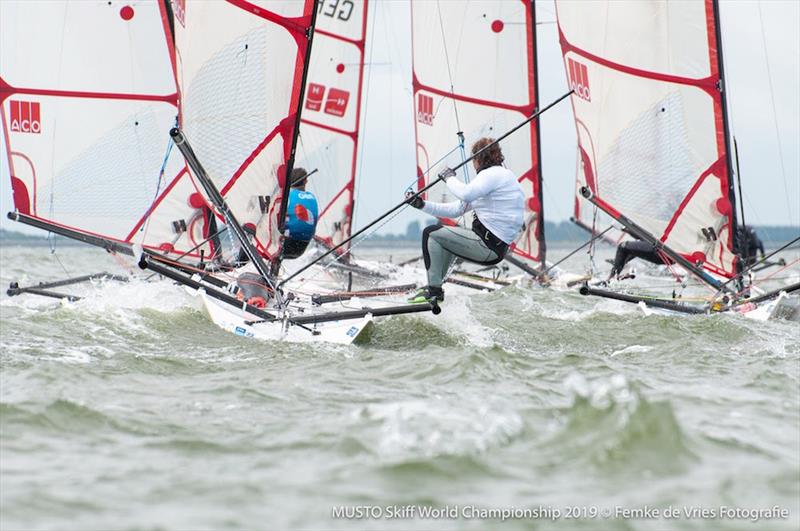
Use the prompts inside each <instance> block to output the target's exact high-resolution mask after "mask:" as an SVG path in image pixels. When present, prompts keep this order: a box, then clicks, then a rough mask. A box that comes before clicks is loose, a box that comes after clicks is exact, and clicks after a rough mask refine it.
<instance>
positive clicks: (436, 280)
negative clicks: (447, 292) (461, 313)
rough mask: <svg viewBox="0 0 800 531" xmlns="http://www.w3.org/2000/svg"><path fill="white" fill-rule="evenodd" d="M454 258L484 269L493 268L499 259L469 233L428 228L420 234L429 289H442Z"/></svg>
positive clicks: (434, 227) (444, 228)
mask: <svg viewBox="0 0 800 531" xmlns="http://www.w3.org/2000/svg"><path fill="white" fill-rule="evenodd" d="M456 257H459V258H463V259H465V260H469V261H470V262H475V263H476V264H484V265H491V264H496V263H498V262H500V261H501V260H502V259H503V257H502V256H498V255H497V253H496V252H495V251H494V250H492V249H490V248H489V247H487V246H486V244H485V243H484V241H483V240H482V239H481V238H480V237H479V236H478V235H477V234H475V233H474V232H472V231H471V230H470V229H465V228H464V227H445V226H442V225H431V226H429V227H426V228H425V230H423V231H422V258H423V260H424V261H425V269H427V270H428V285H429V286H433V287H436V288H440V287H442V283H443V282H444V279H445V277H446V276H447V270H448V269H450V264H452V263H453V260H455V259H456Z"/></svg>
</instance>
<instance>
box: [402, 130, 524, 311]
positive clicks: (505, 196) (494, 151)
mask: <svg viewBox="0 0 800 531" xmlns="http://www.w3.org/2000/svg"><path fill="white" fill-rule="evenodd" d="M472 155H473V156H474V158H473V160H472V163H473V165H474V167H475V171H476V172H477V176H476V177H475V178H474V179H472V181H470V182H469V183H467V184H465V183H463V182H461V181H460V180H459V179H457V178H456V177H455V175H456V174H455V171H453V170H452V169H449V168H448V169H446V170H444V171H443V172H442V173H440V174H439V179H441V180H443V181H445V182H446V184H447V188H448V190H449V191H450V193H452V194H453V195H454V196H455V197H456V198H458V201H452V202H449V203H434V202H433V201H424V200H423V199H422V198H421V197H419V196H415V195H414V194H412V193H411V192H407V193H406V197H407V198H408V204H410V205H411V206H413V207H414V208H418V209H420V210H422V211H423V212H425V213H427V214H430V215H432V216H436V217H439V218H457V217H459V216H461V215H463V214H464V213H465V212H467V211H469V210H472V211H473V220H472V228H471V229H468V228H465V227H460V226H443V225H441V224H436V225H430V226H428V227H426V228H425V229H424V230H423V231H422V257H423V259H424V261H425V269H427V272H428V285H427V286H426V287H425V288H422V289H420V290H419V291H418V292H417V293H416V294H415V296H414V297H412V298H411V299H409V302H414V303H418V302H425V301H443V300H444V291H443V290H442V283H443V282H444V280H445V277H446V276H447V272H448V269H449V268H450V264H451V263H452V262H453V260H454V259H455V258H456V257H459V258H463V259H465V260H469V261H470V262H474V263H476V264H484V265H492V264H496V263H498V262H500V261H501V260H502V259H503V258H504V257H505V255H506V253H507V252H508V246H509V245H510V244H511V243H512V242H513V241H514V239H515V238H516V237H517V235H518V234H519V232H520V231H521V230H522V225H523V219H524V218H523V215H524V208H525V193H524V192H523V191H522V187H521V186H520V184H519V182H518V181H517V177H516V176H515V175H514V174H513V173H512V172H511V171H510V170H508V169H507V168H505V167H504V166H503V160H504V157H503V153H502V152H501V151H500V146H499V145H497V144H496V143H495V141H494V140H493V139H491V138H481V139H480V140H478V141H477V142H475V144H473V146H472Z"/></svg>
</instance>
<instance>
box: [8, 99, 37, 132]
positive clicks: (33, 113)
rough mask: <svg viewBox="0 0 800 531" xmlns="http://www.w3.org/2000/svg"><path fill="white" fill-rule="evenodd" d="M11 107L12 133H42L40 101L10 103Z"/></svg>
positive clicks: (12, 101)
mask: <svg viewBox="0 0 800 531" xmlns="http://www.w3.org/2000/svg"><path fill="white" fill-rule="evenodd" d="M9 105H10V106H11V131H12V132H14V133H37V134H38V133H41V132H42V122H41V121H40V113H39V102H38V101H14V100H11V101H9Z"/></svg>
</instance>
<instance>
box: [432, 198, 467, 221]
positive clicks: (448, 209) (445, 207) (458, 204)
mask: <svg viewBox="0 0 800 531" xmlns="http://www.w3.org/2000/svg"><path fill="white" fill-rule="evenodd" d="M421 210H422V211H423V212H425V213H426V214H430V215H431V216H436V217H437V218H457V217H459V216H462V215H464V212H466V211H467V210H469V205H467V203H465V202H464V201H451V202H449V203H435V202H433V201H425V205H424V206H423V207H422V208H421Z"/></svg>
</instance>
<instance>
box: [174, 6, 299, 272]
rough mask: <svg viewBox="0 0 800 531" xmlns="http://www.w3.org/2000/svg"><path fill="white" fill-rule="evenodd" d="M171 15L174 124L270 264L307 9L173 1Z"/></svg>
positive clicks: (194, 200) (274, 251) (292, 127)
mask: <svg viewBox="0 0 800 531" xmlns="http://www.w3.org/2000/svg"><path fill="white" fill-rule="evenodd" d="M173 9H174V13H175V48H176V52H177V53H176V59H177V73H178V82H179V86H180V92H181V119H180V124H181V127H182V129H183V131H184V133H185V134H186V137H187V138H188V139H189V141H190V142H191V145H192V147H193V149H194V151H195V153H196V154H197V156H198V158H199V159H200V161H201V162H202V163H203V165H204V166H205V168H206V170H207V171H208V174H209V175H210V177H211V178H212V180H213V181H214V183H215V185H216V186H217V188H218V189H219V191H220V192H221V193H222V195H223V197H224V198H225V200H226V202H227V203H228V205H229V206H230V207H231V209H232V211H233V212H234V215H235V216H236V218H237V220H238V221H239V223H240V224H242V225H243V226H245V227H248V226H250V227H253V228H255V229H256V242H255V243H256V247H257V248H258V250H259V251H260V252H261V253H262V254H264V255H266V256H268V257H270V258H274V257H277V255H278V253H279V251H280V234H279V221H280V220H279V211H280V209H281V200H282V197H283V187H284V183H285V179H286V173H287V171H288V170H289V169H290V168H289V166H290V162H291V155H292V146H293V143H294V140H295V136H296V135H295V132H296V129H297V121H298V120H297V116H298V110H299V101H300V93H301V87H302V81H303V72H304V70H305V54H306V49H307V47H308V42H309V37H310V31H309V28H310V25H311V20H312V14H313V9H314V2H313V0H304V1H297V0H286V1H272V0H270V1H252V2H249V1H246V0H229V1H226V2H221V1H220V2H217V1H215V2H193V3H190V2H184V1H183V0H173ZM187 181H188V182H190V181H189V180H188V179H187ZM181 199H182V198H179V200H181ZM188 201H190V202H192V203H193V204H195V205H198V206H201V203H202V202H203V200H202V196H200V195H199V194H198V195H192V196H190V197H189V198H188ZM203 208H206V207H202V206H201V210H202V209H203ZM219 221H223V222H224V220H222V219H220V220H219Z"/></svg>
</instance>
